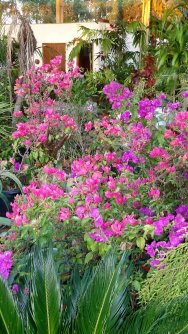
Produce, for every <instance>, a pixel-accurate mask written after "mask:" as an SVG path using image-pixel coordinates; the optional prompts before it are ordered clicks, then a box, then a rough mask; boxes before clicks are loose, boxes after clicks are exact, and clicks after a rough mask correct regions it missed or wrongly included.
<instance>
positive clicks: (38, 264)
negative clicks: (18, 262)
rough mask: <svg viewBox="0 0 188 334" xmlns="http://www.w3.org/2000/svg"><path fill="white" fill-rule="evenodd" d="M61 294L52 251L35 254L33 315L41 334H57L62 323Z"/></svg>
mask: <svg viewBox="0 0 188 334" xmlns="http://www.w3.org/2000/svg"><path fill="white" fill-rule="evenodd" d="M60 306H61V294H60V285H59V281H58V278H57V274H56V271H55V265H54V262H53V258H52V253H51V252H48V254H47V256H46V258H45V256H44V255H43V254H42V252H40V251H39V252H37V251H36V253H35V254H34V259H33V263H32V285H31V307H32V317H33V321H34V323H35V326H36V328H37V332H38V333H41V334H47V333H49V334H57V333H58V329H59V324H60V311H61V310H60Z"/></svg>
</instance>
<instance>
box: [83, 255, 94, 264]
mask: <svg viewBox="0 0 188 334" xmlns="http://www.w3.org/2000/svg"><path fill="white" fill-rule="evenodd" d="M92 259H93V253H92V252H89V253H87V255H86V257H85V261H84V263H85V264H87V263H89V262H90V261H91V260H92Z"/></svg>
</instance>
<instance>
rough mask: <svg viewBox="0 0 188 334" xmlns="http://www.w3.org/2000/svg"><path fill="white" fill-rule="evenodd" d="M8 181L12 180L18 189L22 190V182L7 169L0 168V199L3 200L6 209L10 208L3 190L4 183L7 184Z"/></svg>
mask: <svg viewBox="0 0 188 334" xmlns="http://www.w3.org/2000/svg"><path fill="white" fill-rule="evenodd" d="M7 180H8V181H7ZM9 181H11V182H13V184H14V185H16V186H17V187H18V189H20V191H21V190H22V184H21V182H20V180H19V179H18V178H17V176H15V175H14V174H13V173H11V172H9V171H8V170H5V169H2V170H0V199H1V200H3V202H4V203H5V205H6V207H7V210H10V203H9V201H8V199H7V197H6V196H5V194H4V193H3V190H4V187H5V185H7V184H8V183H9Z"/></svg>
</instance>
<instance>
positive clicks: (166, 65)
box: [151, 10, 188, 96]
mask: <svg viewBox="0 0 188 334" xmlns="http://www.w3.org/2000/svg"><path fill="white" fill-rule="evenodd" d="M151 32H152V35H153V36H154V39H155V41H156V46H155V49H154V50H155V51H154V53H155V57H156V63H157V68H158V72H157V83H156V85H157V87H158V89H162V90H163V91H166V92H168V93H170V94H171V95H172V94H173V95H174V96H175V94H176V93H177V90H179V89H180V88H182V87H181V82H182V81H183V80H182V77H183V79H184V81H186V82H187V80H188V72H187V64H188V23H187V20H186V19H185V18H184V17H180V16H178V15H177V14H174V13H173V12H172V10H168V11H167V12H165V13H164V16H163V18H162V19H161V20H157V19H156V18H155V19H154V20H153V21H152V25H151ZM151 46H152V47H153V48H154V44H153V43H152V45H151Z"/></svg>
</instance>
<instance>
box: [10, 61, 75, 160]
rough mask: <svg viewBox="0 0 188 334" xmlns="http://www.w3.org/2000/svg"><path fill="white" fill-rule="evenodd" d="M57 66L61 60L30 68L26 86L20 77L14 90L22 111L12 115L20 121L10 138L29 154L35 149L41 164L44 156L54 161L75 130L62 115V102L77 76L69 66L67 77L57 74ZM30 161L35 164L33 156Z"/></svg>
mask: <svg viewBox="0 0 188 334" xmlns="http://www.w3.org/2000/svg"><path fill="white" fill-rule="evenodd" d="M60 63H61V56H57V57H56V58H55V59H53V60H51V63H50V64H49V65H47V64H44V65H42V66H41V67H38V68H36V67H34V66H33V67H32V68H31V70H30V71H29V72H28V77H27V82H22V79H23V78H22V77H20V78H19V79H17V81H16V86H15V92H16V95H17V96H23V100H24V105H25V107H24V110H23V111H16V112H15V113H14V116H15V117H17V118H21V121H20V122H18V123H17V125H16V127H17V130H16V131H15V132H13V134H12V136H13V138H14V139H18V143H19V144H21V145H25V146H26V148H28V149H30V150H32V152H34V151H36V149H37V150H38V152H40V153H39V154H38V155H39V157H40V161H41V162H43V163H45V161H48V160H49V158H48V156H50V157H51V158H56V156H57V153H58V150H59V149H60V148H61V147H62V146H63V144H64V142H65V141H66V140H67V139H68V138H69V137H70V136H71V134H72V133H73V132H74V131H76V129H77V125H76V122H75V120H74V118H73V117H71V116H70V115H69V114H66V113H65V110H64V109H65V106H64V104H63V102H66V101H67V100H68V98H69V96H70V94H71V87H72V84H73V81H74V80H76V78H78V77H80V76H81V74H80V71H79V68H78V67H75V68H73V67H72V64H70V67H69V71H68V72H67V73H65V72H62V71H60V70H59V69H58V66H59V65H60ZM34 157H35V160H37V159H36V157H37V154H36V153H34Z"/></svg>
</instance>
